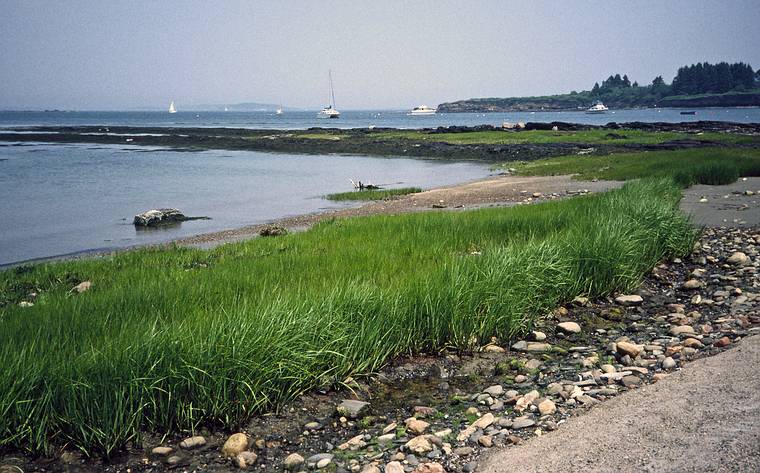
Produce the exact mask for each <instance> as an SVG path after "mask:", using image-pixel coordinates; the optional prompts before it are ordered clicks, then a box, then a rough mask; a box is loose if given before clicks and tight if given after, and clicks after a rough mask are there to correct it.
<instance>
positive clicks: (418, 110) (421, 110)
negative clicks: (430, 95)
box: [407, 105, 437, 116]
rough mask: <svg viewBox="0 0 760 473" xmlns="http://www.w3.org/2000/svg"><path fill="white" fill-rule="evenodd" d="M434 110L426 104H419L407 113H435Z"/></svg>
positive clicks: (414, 114) (415, 114)
mask: <svg viewBox="0 0 760 473" xmlns="http://www.w3.org/2000/svg"><path fill="white" fill-rule="evenodd" d="M436 111H437V110H436V109H434V108H430V107H428V106H427V105H420V106H419V107H414V108H413V109H412V110H411V111H410V112H409V113H408V114H407V115H413V116H417V115H435V112H436Z"/></svg>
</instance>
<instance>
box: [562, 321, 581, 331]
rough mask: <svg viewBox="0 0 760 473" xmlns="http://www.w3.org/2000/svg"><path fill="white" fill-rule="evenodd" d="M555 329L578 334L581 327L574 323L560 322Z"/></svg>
mask: <svg viewBox="0 0 760 473" xmlns="http://www.w3.org/2000/svg"><path fill="white" fill-rule="evenodd" d="M557 328H558V329H559V330H561V331H562V332H565V333H580V332H581V326H580V325H578V324H577V323H575V322H561V323H558V324H557Z"/></svg>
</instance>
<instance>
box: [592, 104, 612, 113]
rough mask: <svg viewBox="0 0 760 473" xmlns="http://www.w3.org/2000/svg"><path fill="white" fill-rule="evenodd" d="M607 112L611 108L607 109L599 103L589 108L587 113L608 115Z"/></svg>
mask: <svg viewBox="0 0 760 473" xmlns="http://www.w3.org/2000/svg"><path fill="white" fill-rule="evenodd" d="M607 110H609V108H607V106H606V105H604V104H603V103H602V102H597V103H596V105H594V106H593V107H589V108H587V109H586V113H607Z"/></svg>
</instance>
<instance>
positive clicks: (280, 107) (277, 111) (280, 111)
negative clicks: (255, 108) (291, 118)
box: [274, 103, 282, 115]
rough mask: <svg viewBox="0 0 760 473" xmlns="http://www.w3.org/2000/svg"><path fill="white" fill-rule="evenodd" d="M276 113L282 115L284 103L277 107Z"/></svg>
mask: <svg viewBox="0 0 760 473" xmlns="http://www.w3.org/2000/svg"><path fill="white" fill-rule="evenodd" d="M274 113H276V114H277V115H282V103H280V106H279V107H277V110H275V112H274Z"/></svg>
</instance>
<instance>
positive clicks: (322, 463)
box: [317, 458, 332, 470]
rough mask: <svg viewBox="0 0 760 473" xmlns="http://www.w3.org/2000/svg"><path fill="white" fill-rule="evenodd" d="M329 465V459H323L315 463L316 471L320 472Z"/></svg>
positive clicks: (330, 461)
mask: <svg viewBox="0 0 760 473" xmlns="http://www.w3.org/2000/svg"><path fill="white" fill-rule="evenodd" d="M330 463H332V460H331V459H330V458H323V459H321V460H319V461H318V462H317V469H318V470H321V469H322V468H325V467H326V466H327V465H329V464H330Z"/></svg>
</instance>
